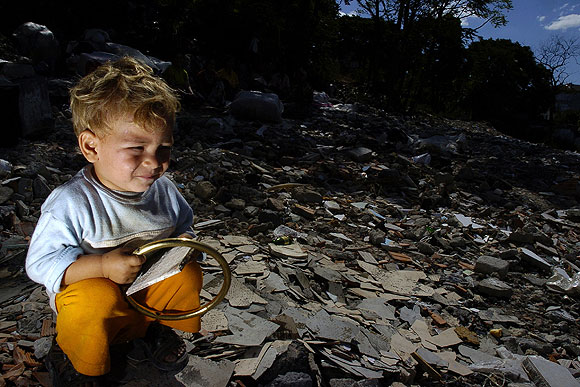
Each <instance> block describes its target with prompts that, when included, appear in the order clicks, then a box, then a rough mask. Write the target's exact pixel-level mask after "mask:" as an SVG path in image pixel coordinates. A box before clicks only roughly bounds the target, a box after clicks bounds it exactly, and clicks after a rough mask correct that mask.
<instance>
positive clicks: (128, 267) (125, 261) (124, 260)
mask: <svg viewBox="0 0 580 387" xmlns="http://www.w3.org/2000/svg"><path fill="white" fill-rule="evenodd" d="M131 252H132V250H131V249H130V248H127V247H119V248H118V249H115V250H111V251H109V252H108V253H105V254H103V255H102V258H101V266H102V270H103V277H105V278H108V279H110V280H111V281H113V282H115V283H118V284H130V283H131V282H133V281H134V280H135V278H136V277H137V274H138V273H139V270H140V269H141V265H142V264H143V263H144V262H145V259H146V258H145V257H144V256H139V255H133V254H131Z"/></svg>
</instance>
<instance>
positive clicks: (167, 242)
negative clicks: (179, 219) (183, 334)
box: [127, 238, 232, 320]
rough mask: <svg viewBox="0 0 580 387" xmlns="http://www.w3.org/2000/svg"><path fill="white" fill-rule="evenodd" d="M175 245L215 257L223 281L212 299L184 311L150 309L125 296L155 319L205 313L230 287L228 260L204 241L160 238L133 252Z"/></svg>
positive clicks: (230, 278) (150, 250)
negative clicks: (169, 311) (220, 269)
mask: <svg viewBox="0 0 580 387" xmlns="http://www.w3.org/2000/svg"><path fill="white" fill-rule="evenodd" d="M177 246H185V247H190V248H192V249H195V250H198V251H202V252H204V253H206V254H208V255H209V256H211V257H212V258H213V259H215V260H216V261H217V262H218V263H219V265H220V267H221V268H222V271H223V274H224V282H223V284H222V287H221V289H220V291H219V292H218V294H217V295H216V296H215V297H214V299H213V300H211V301H210V302H208V303H207V304H205V305H203V306H201V307H199V308H197V309H195V310H190V311H184V312H171V313H168V312H160V311H157V310H154V309H151V308H149V307H147V306H144V305H141V304H139V303H138V302H137V301H135V300H134V299H133V297H131V296H127V301H128V302H129V303H130V304H131V305H132V306H133V307H134V308H135V309H137V310H138V311H139V312H141V313H143V314H144V315H146V316H149V317H152V318H154V319H156V320H185V319H188V318H192V317H196V316H201V315H203V314H205V313H207V312H208V311H209V310H210V309H212V308H214V307H215V306H217V305H218V304H219V303H220V302H221V301H222V300H223V299H224V298H225V296H226V294H227V292H228V290H229V288H230V283H231V281H232V272H231V270H230V266H229V265H228V262H227V261H226V260H225V258H224V257H223V256H222V255H221V254H220V253H219V252H218V251H217V250H216V249H214V248H213V247H211V246H209V245H207V244H205V243H202V242H197V241H195V240H193V239H188V238H166V239H160V240H157V241H153V242H149V243H147V244H144V245H143V246H141V247H139V248H137V249H136V250H135V251H133V254H136V255H145V254H147V253H150V252H153V251H156V250H159V249H165V248H169V247H177Z"/></svg>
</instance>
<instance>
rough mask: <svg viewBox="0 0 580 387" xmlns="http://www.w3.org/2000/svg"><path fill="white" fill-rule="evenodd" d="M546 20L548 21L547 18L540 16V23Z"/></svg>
mask: <svg viewBox="0 0 580 387" xmlns="http://www.w3.org/2000/svg"><path fill="white" fill-rule="evenodd" d="M544 20H546V17H545V16H538V21H539V22H540V23H541V22H543V21H544Z"/></svg>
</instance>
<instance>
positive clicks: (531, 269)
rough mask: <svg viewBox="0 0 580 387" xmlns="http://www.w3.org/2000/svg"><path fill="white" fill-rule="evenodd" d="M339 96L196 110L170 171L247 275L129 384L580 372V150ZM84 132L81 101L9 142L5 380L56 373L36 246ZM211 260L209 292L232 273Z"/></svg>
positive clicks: (3, 213)
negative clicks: (166, 370)
mask: <svg viewBox="0 0 580 387" xmlns="http://www.w3.org/2000/svg"><path fill="white" fill-rule="evenodd" d="M334 102H335V103H334V104H333V105H331V106H325V107H321V108H319V109H316V110H315V111H314V112H313V114H312V116H311V117H309V118H307V119H305V120H290V119H283V120H282V121H281V122H280V123H275V124H274V123H271V124H263V123H260V122H257V121H243V120H237V119H234V118H233V117H232V116H231V115H229V114H228V112H227V111H222V110H215V109H198V110H191V111H188V110H186V111H184V112H183V113H181V115H180V116H179V119H178V128H177V130H176V133H175V147H174V152H173V156H172V157H173V160H172V165H171V167H170V172H169V176H170V178H171V179H172V180H173V181H175V183H176V184H177V185H178V187H179V188H180V190H181V191H182V193H183V194H184V196H185V197H186V199H187V200H188V201H189V202H190V204H191V205H192V207H193V208H194V211H195V214H196V219H195V225H194V228H195V231H196V233H197V234H198V237H199V239H200V240H201V241H203V242H205V243H208V244H210V245H211V246H213V247H214V248H216V249H217V250H218V251H220V252H221V253H222V254H223V256H224V257H225V258H226V260H227V261H228V262H229V264H230V266H231V269H232V274H233V278H232V285H231V288H230V290H229V292H228V295H227V296H226V299H225V301H224V302H223V303H222V304H221V305H220V306H219V307H217V308H215V309H213V310H211V311H210V312H209V313H208V314H206V315H205V316H204V317H203V320H202V331H201V332H200V334H198V335H189V334H183V336H184V338H185V339H186V343H187V345H188V351H189V354H190V361H189V363H188V365H187V366H186V368H185V369H184V370H182V371H180V372H179V373H176V374H161V373H158V372H157V371H156V370H155V369H154V368H153V367H149V366H148V365H147V364H146V363H145V364H143V363H141V364H129V365H127V369H126V372H127V382H126V383H125V384H123V385H127V386H182V385H185V386H196V385H199V386H207V385H211V386H234V385H238V386H251V385H264V386H315V385H320V386H335V387H338V386H353V385H354V386H378V385H393V386H401V385H418V386H423V385H424V386H433V385H457V386H480V385H498V386H507V385H510V384H511V385H514V386H515V385H518V386H525V385H528V386H533V385H542V386H544V385H548V386H573V385H579V383H578V380H579V379H576V378H579V377H580V361H579V360H580V358H579V356H580V341H579V338H580V337H579V326H578V319H579V317H580V316H579V304H578V294H579V292H580V287H579V282H580V274H579V273H580V269H579V268H578V266H580V261H579V259H580V256H579V254H580V206H579V205H578V200H579V198H580V180H579V173H580V172H579V170H578V165H579V162H580V155H578V153H573V152H567V151H560V150H554V149H551V148H548V147H546V146H543V145H536V144H531V143H527V142H523V141H520V140H516V139H513V138H510V137H506V136H504V135H501V134H500V133H498V132H497V131H495V130H494V129H493V128H490V127H487V126H486V125H484V124H481V123H472V122H459V121H450V120H444V119H441V118H436V117H431V116H409V117H402V116H393V115H389V114H387V113H385V112H382V111H377V110H374V109H371V108H369V107H366V106H363V105H345V104H340V103H338V102H339V101H334ZM329 105H330V104H329ZM75 149H76V141H75V138H74V135H73V134H72V128H71V126H70V123H69V121H68V117H67V113H66V111H63V112H58V113H56V117H55V130H54V131H53V132H52V133H51V134H49V135H47V136H46V137H44V138H42V139H39V140H21V141H20V142H19V143H18V145H17V146H16V147H15V148H13V149H0V159H1V160H0V178H1V181H2V184H1V185H0V219H1V224H0V230H1V243H2V246H1V250H0V265H1V266H0V277H1V278H2V282H1V283H2V284H1V285H0V287H1V290H0V360H1V363H2V377H1V378H0V386H1V385H44V386H46V385H48V381H47V378H48V375H47V372H46V368H45V367H44V365H43V358H44V356H45V355H46V353H47V351H48V348H49V346H50V343H51V340H52V336H53V335H54V334H55V332H54V315H53V313H52V311H51V310H50V307H49V306H48V302H47V299H46V296H45V294H44V291H43V290H42V287H40V286H39V285H37V284H35V283H32V282H31V281H30V280H29V279H28V278H27V277H26V274H25V273H24V271H23V262H24V259H25V256H26V249H27V243H28V240H29V238H30V235H31V233H32V231H33V229H34V225H35V222H36V220H37V219H38V216H39V211H40V205H41V204H42V202H43V200H44V199H45V198H46V196H47V195H48V194H49V193H50V191H51V190H52V189H54V187H56V186H58V185H60V184H62V183H64V182H66V181H67V180H68V179H69V178H70V177H71V176H72V175H73V174H74V173H76V172H77V171H78V170H79V169H80V168H81V167H82V166H83V165H84V164H85V162H84V160H83V158H82V155H80V153H78V152H77V151H76V150H75ZM203 266H204V290H203V292H202V297H203V299H204V300H206V301H207V300H211V299H212V298H213V297H214V296H215V294H216V293H217V292H218V290H219V288H220V286H221V278H222V276H221V272H220V270H219V267H218V265H217V263H215V262H213V261H212V260H209V259H208V260H207V261H205V262H204V263H203Z"/></svg>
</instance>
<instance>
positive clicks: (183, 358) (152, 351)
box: [129, 322, 189, 371]
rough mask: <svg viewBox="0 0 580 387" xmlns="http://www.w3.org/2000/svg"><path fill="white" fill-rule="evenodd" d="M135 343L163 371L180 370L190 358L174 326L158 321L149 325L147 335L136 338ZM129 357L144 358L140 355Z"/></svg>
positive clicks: (134, 358)
mask: <svg viewBox="0 0 580 387" xmlns="http://www.w3.org/2000/svg"><path fill="white" fill-rule="evenodd" d="M135 344H136V345H137V347H139V348H140V349H141V350H142V351H143V352H144V353H145V355H146V356H147V359H146V360H149V361H151V362H152V363H153V365H154V366H155V367H156V368H157V369H159V370H162V371H179V370H181V369H183V367H185V366H186V365H187V362H188V360H189V357H188V355H187V349H186V347H185V342H184V341H183V339H182V338H181V337H179V335H178V334H177V333H175V331H174V330H173V329H172V328H170V327H168V326H166V325H162V324H159V323H157V322H154V323H152V324H151V325H149V328H148V329H147V333H146V334H145V337H143V338H140V339H136V340H135ZM129 357H130V358H132V360H137V361H139V360H144V359H139V358H138V357H139V356H132V355H129Z"/></svg>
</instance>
